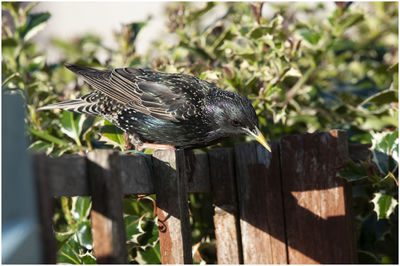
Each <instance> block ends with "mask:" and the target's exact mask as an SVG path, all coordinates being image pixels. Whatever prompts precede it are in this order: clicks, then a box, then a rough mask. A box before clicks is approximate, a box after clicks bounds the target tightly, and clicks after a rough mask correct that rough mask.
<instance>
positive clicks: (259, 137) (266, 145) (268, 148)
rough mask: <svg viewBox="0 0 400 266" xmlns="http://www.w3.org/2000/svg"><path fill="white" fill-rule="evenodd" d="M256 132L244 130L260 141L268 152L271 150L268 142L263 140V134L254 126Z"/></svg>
mask: <svg viewBox="0 0 400 266" xmlns="http://www.w3.org/2000/svg"><path fill="white" fill-rule="evenodd" d="M256 130H257V133H254V132H253V131H251V130H246V131H247V132H248V133H249V134H250V135H251V136H253V137H254V138H255V139H256V140H257V141H258V142H260V143H261V145H263V146H264V147H265V148H266V149H267V150H268V151H269V152H271V147H270V146H269V145H268V142H267V141H266V140H265V138H264V136H263V134H262V133H261V131H260V130H259V129H258V128H256Z"/></svg>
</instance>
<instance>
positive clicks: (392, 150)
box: [371, 128, 399, 175]
mask: <svg viewBox="0 0 400 266" xmlns="http://www.w3.org/2000/svg"><path fill="white" fill-rule="evenodd" d="M371 135H372V147H371V151H372V156H373V157H372V160H373V161H374V163H375V164H376V165H377V166H378V168H379V171H380V172H381V173H382V174H383V175H387V174H388V172H389V171H390V172H392V173H394V172H395V170H396V169H397V168H398V164H399V138H398V137H399V131H398V129H397V128H396V130H394V131H393V132H381V133H373V134H371Z"/></svg>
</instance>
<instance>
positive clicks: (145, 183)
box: [118, 154, 155, 195]
mask: <svg viewBox="0 0 400 266" xmlns="http://www.w3.org/2000/svg"><path fill="white" fill-rule="evenodd" d="M118 161H119V167H120V177H121V183H122V184H123V186H122V191H123V193H124V194H125V195H129V194H152V193H154V182H155V180H154V176H153V175H152V169H151V167H152V165H151V157H150V156H146V157H145V156H144V155H142V154H130V155H120V156H119V157H118Z"/></svg>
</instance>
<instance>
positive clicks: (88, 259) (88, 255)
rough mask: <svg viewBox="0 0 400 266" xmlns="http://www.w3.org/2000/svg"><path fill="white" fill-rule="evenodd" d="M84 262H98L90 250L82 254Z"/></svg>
mask: <svg viewBox="0 0 400 266" xmlns="http://www.w3.org/2000/svg"><path fill="white" fill-rule="evenodd" d="M80 257H81V259H82V263H83V264H96V258H95V257H94V256H93V255H92V254H91V253H89V252H86V253H85V254H83V255H80Z"/></svg>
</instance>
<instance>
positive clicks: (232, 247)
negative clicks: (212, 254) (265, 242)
mask: <svg viewBox="0 0 400 266" xmlns="http://www.w3.org/2000/svg"><path fill="white" fill-rule="evenodd" d="M208 155H209V162H210V177H211V185H212V196H213V202H214V206H215V207H214V210H215V214H214V227H215V237H216V246H217V260H218V264H240V263H243V258H242V256H241V255H242V247H241V239H240V229H239V219H238V202H237V196H236V195H237V193H236V181H235V168H234V159H233V150H232V149H231V148H220V149H214V150H211V151H210V152H209V154H208Z"/></svg>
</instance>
